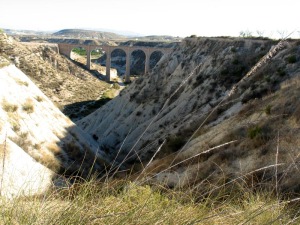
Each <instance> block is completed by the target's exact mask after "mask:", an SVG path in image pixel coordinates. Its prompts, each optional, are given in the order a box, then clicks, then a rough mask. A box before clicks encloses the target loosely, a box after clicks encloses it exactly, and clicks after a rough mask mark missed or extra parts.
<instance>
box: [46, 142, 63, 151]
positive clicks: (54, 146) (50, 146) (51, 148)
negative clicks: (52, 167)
mask: <svg viewBox="0 0 300 225" xmlns="http://www.w3.org/2000/svg"><path fill="white" fill-rule="evenodd" d="M47 149H48V150H49V151H50V152H52V153H53V154H58V153H60V151H61V149H60V147H59V146H58V145H57V144H56V143H50V144H48V145H47Z"/></svg>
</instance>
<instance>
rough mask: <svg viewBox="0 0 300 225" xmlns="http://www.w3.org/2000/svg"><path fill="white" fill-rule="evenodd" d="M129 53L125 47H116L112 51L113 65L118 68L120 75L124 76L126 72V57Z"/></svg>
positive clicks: (111, 60)
mask: <svg viewBox="0 0 300 225" xmlns="http://www.w3.org/2000/svg"><path fill="white" fill-rule="evenodd" d="M127 54H128V52H126V50H125V49H122V48H114V49H113V50H112V51H111V54H110V56H111V59H110V62H111V66H113V67H114V68H116V69H117V72H118V75H120V76H122V75H125V74H126V63H127V62H126V59H127Z"/></svg>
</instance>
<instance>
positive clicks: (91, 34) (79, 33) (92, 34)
mask: <svg viewBox="0 0 300 225" xmlns="http://www.w3.org/2000/svg"><path fill="white" fill-rule="evenodd" d="M52 35H54V36H64V37H76V38H98V39H123V38H125V36H123V35H119V34H116V33H112V32H104V31H94V30H84V29H63V30H60V31H58V32H55V33H53V34H52Z"/></svg>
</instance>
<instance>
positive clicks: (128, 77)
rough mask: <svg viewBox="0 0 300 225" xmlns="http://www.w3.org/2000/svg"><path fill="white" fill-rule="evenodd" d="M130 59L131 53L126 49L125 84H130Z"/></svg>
mask: <svg viewBox="0 0 300 225" xmlns="http://www.w3.org/2000/svg"><path fill="white" fill-rule="evenodd" d="M130 59H131V52H130V50H129V48H127V51H126V72H125V82H126V83H128V82H130V64H131V62H130Z"/></svg>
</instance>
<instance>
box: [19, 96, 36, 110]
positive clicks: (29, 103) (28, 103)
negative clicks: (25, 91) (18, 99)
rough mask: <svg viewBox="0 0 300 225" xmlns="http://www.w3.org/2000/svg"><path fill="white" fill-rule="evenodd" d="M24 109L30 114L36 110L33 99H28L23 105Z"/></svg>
mask: <svg viewBox="0 0 300 225" xmlns="http://www.w3.org/2000/svg"><path fill="white" fill-rule="evenodd" d="M22 109H23V110H24V111H25V112H27V113H28V114H30V113H33V112H34V105H33V101H32V100H31V99H29V98H28V99H26V101H25V103H24V104H23V106H22Z"/></svg>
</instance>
